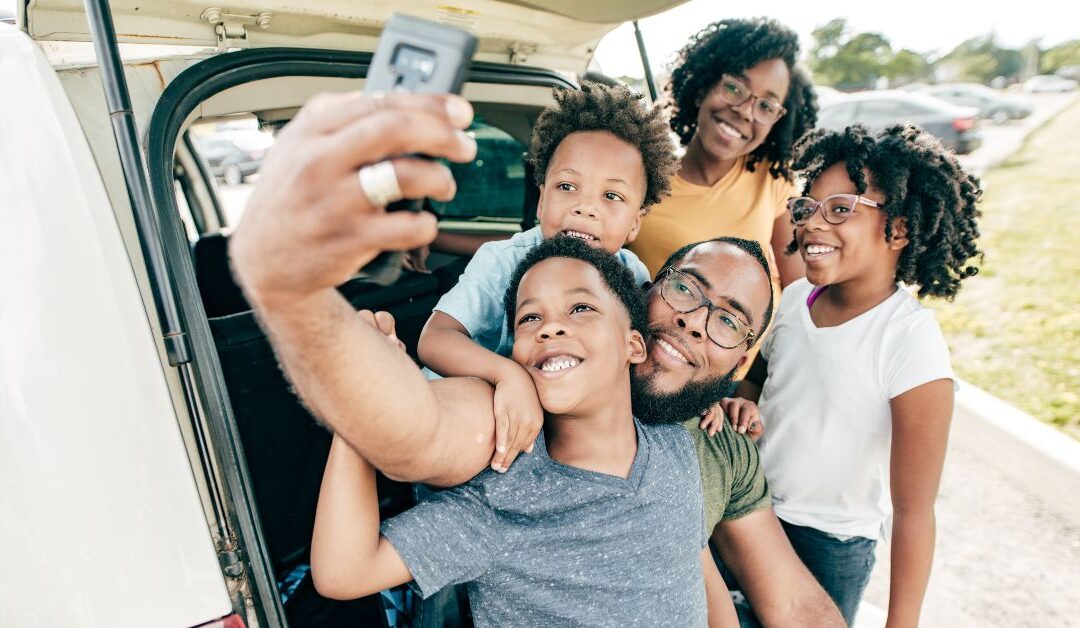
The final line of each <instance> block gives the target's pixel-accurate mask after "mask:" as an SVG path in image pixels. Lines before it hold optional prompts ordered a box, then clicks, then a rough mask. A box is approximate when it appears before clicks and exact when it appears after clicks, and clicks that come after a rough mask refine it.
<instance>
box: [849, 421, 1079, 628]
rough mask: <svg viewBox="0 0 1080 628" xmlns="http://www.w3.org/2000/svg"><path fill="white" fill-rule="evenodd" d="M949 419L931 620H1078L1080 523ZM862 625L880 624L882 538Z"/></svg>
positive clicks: (885, 584) (975, 625)
mask: <svg viewBox="0 0 1080 628" xmlns="http://www.w3.org/2000/svg"><path fill="white" fill-rule="evenodd" d="M978 427H979V426H978V425H977V424H973V423H966V424H965V423H963V422H958V423H957V424H956V425H954V428H953V434H952V438H951V440H950V450H949V454H948V458H947V459H946V463H945V474H944V476H943V478H942V486H941V494H940V497H939V498H938V504H937V516H938V542H937V554H936V556H935V560H934V570H933V573H932V575H931V578H930V586H929V590H928V591H927V595H926V602H925V605H924V606H923V616H922V618H923V623H922V625H923V626H926V627H927V628H936V627H940V628H985V627H988V626H1010V627H1020V626H1032V627H1036V626H1038V627H1042V626H1054V627H1058V626H1080V528H1077V527H1075V526H1073V525H1070V524H1069V523H1068V522H1067V521H1066V520H1065V519H1064V518H1063V517H1062V516H1060V515H1058V514H1057V513H1056V512H1054V509H1053V506H1052V504H1046V503H1044V502H1042V501H1040V500H1039V499H1037V498H1035V497H1033V496H1032V495H1030V493H1029V492H1028V491H1027V490H1026V489H1025V486H1024V478H1023V475H1022V474H1020V473H1017V472H1016V469H1014V468H1013V466H1012V465H1011V464H1010V461H1009V460H987V459H986V458H985V457H984V456H983V455H981V452H979V451H975V450H973V448H971V447H965V441H964V437H963V436H964V432H965V430H972V429H978ZM877 558H878V563H877V566H876V568H875V569H874V574H873V576H872V577H871V579H870V586H869V587H868V589H867V592H866V597H865V602H867V603H869V604H870V605H872V607H871V608H869V609H866V612H865V617H860V621H859V622H858V624H857V626H858V628H874V627H876V626H882V625H884V621H883V619H884V613H883V612H881V610H880V609H884V608H887V606H888V599H889V548H888V545H887V544H886V543H880V544H879V546H878V553H877Z"/></svg>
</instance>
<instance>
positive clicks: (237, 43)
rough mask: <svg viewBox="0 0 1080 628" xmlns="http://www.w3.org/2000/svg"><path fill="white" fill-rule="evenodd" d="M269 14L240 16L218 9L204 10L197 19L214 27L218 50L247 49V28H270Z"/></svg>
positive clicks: (239, 14)
mask: <svg viewBox="0 0 1080 628" xmlns="http://www.w3.org/2000/svg"><path fill="white" fill-rule="evenodd" d="M270 17H271V14H270V13H257V14H255V15H251V14H241V13H225V12H224V11H222V10H221V9H220V8H219V7H210V8H209V9H206V10H204V11H203V12H202V13H201V14H200V15H199V19H200V20H202V21H204V22H207V23H209V24H210V25H211V26H213V27H214V34H215V35H216V36H217V48H218V50H221V51H225V50H228V49H229V48H247V46H248V30H247V29H248V26H256V27H258V28H263V29H266V28H270Z"/></svg>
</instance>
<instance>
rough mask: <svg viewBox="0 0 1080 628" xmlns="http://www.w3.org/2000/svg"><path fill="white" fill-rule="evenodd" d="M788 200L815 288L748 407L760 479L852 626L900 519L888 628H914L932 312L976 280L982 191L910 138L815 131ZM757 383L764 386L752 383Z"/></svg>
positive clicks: (949, 395) (805, 286) (945, 403)
mask: <svg viewBox="0 0 1080 628" xmlns="http://www.w3.org/2000/svg"><path fill="white" fill-rule="evenodd" d="M795 163H796V165H797V167H798V169H799V170H801V171H803V175H804V177H805V181H806V187H805V188H804V193H805V194H806V196H804V197H802V198H796V199H792V200H791V201H789V204H788V208H789V210H790V212H791V216H792V220H793V221H794V223H795V239H794V242H792V244H791V246H790V247H789V252H795V251H798V252H799V254H800V255H801V256H802V259H803V260H804V261H805V263H806V279H805V280H799V281H797V282H795V283H792V284H791V285H790V286H788V288H787V289H786V290H785V291H784V294H783V298H782V300H781V303H780V309H779V312H778V314H777V318H776V323H775V325H774V328H773V330H772V332H771V333H770V334H769V336H767V337H766V338H765V340H764V342H763V346H762V351H761V355H760V357H759V359H758V361H757V363H756V364H755V369H754V370H752V371H751V374H750V375H749V376H748V378H747V379H748V381H747V382H745V383H744V384H743V385H742V386H741V387H740V396H745V397H747V398H750V399H757V398H758V395H760V401H759V404H760V413H761V416H762V417H763V419H764V421H766V422H767V425H766V429H765V435H764V437H763V438H762V439H761V442H760V445H761V455H762V460H763V463H764V468H765V476H766V478H767V479H768V481H769V486H770V488H771V490H772V495H773V503H774V507H775V509H776V514H777V515H778V516H779V517H780V519H781V521H782V523H783V526H784V529H785V531H786V532H787V533H788V538H789V539H790V540H791V542H792V544H793V545H794V547H795V550H796V551H797V552H798V553H799V555H800V557H801V558H802V559H803V561H804V562H805V563H806V564H807V566H808V567H809V568H810V571H812V572H813V573H814V575H815V576H816V577H817V578H818V580H819V581H820V582H821V583H822V586H824V587H825V589H826V590H827V591H828V592H829V594H830V595H831V596H832V597H833V599H834V600H835V601H836V602H837V605H838V606H840V610H841V612H842V613H843V615H844V618H845V619H846V620H847V621H848V623H851V622H852V620H854V616H855V611H856V609H857V608H858V605H859V600H860V598H861V597H862V593H863V589H864V588H865V586H866V583H867V581H868V580H869V578H870V571H871V569H872V567H873V563H874V546H875V544H876V540H877V538H878V537H879V536H881V534H882V533H883V532H885V530H884V526H885V523H886V522H887V521H888V520H889V517H890V515H891V516H892V530H891V532H892V536H891V539H892V556H891V582H892V585H891V589H890V599H889V625H890V626H915V625H916V624H917V623H918V618H919V611H920V608H921V606H922V600H923V594H924V592H925V590H926V583H927V580H928V578H929V576H930V564H931V562H932V559H933V554H934V528H935V525H934V500H935V498H936V497H937V490H938V483H939V480H940V478H941V469H942V466H943V464H944V459H945V446H946V441H947V439H948V434H949V420H950V417H951V416H952V410H953V387H954V380H955V375H953V371H952V367H951V365H950V361H949V351H948V347H947V346H946V344H945V339H944V338H943V337H942V334H941V330H940V329H939V327H938V324H937V321H936V320H935V318H934V314H933V312H932V311H930V310H928V309H926V308H924V307H922V305H920V304H919V302H918V301H917V300H916V299H915V298H914V297H913V296H911V295H910V294H909V293H908V292H907V291H906V290H905V289H903V288H902V287H901V286H900V284H906V285H908V286H912V287H916V286H917V287H918V295H919V297H924V296H935V297H944V298H946V299H951V298H952V297H953V296H954V295H955V294H956V293H957V291H958V289H959V288H960V281H961V280H962V279H964V278H966V277H970V276H972V275H974V274H975V272H976V269H975V268H973V267H972V266H970V265H969V262H970V261H971V260H972V259H973V258H974V257H975V256H976V255H978V254H979V252H978V251H977V250H976V247H975V239H976V237H977V236H978V229H977V226H976V222H975V220H976V217H977V216H978V212H977V211H976V209H975V203H976V202H977V201H978V199H979V195H980V193H981V191H980V189H979V182H978V180H977V179H976V178H974V177H972V176H969V175H967V174H965V173H964V171H963V170H962V169H961V167H960V165H959V164H958V163H957V161H956V158H955V157H954V156H953V155H952V154H951V153H949V152H947V151H946V150H945V149H944V148H943V147H942V146H941V144H940V142H939V141H938V140H937V139H935V138H934V137H932V136H930V135H929V134H927V133H925V132H923V131H922V130H921V129H919V128H917V127H914V126H896V127H892V128H889V129H887V130H885V131H883V132H881V133H880V134H876V135H871V134H870V133H869V132H868V131H867V130H866V129H865V128H862V127H859V126H855V127H849V128H848V129H846V130H845V131H842V132H820V131H819V132H816V133H814V134H812V135H811V136H809V137H808V138H807V139H806V140H804V142H803V143H802V146H801V147H800V152H799V154H798V155H797V159H796V162H795ZM755 374H756V375H757V381H758V382H763V386H762V388H757V387H756V386H754V385H753V384H751V383H750V382H751V381H753V380H754V379H755Z"/></svg>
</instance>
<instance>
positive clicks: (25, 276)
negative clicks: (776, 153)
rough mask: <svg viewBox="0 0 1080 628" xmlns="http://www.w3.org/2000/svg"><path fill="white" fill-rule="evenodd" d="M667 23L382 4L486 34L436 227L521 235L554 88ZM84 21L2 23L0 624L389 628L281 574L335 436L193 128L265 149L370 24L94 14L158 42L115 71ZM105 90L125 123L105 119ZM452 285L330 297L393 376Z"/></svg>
mask: <svg viewBox="0 0 1080 628" xmlns="http://www.w3.org/2000/svg"><path fill="white" fill-rule="evenodd" d="M680 3H681V2H680V1H679V0H638V1H636V2H633V3H626V2H620V1H616V0H597V1H594V2H579V3H568V2H559V3H553V5H552V6H553V7H554V8H550V9H549V8H545V5H544V4H543V3H537V2H517V1H506V2H498V1H496V0H459V1H458V2H455V3H453V6H441V5H438V3H430V2H424V1H422V0H398V1H397V2H395V3H393V5H394V9H395V10H397V11H401V12H404V13H408V14H411V15H415V16H418V17H421V18H427V19H430V20H436V21H437V20H444V21H447V20H448V21H452V22H454V23H459V24H464V25H466V26H468V27H469V28H471V30H473V31H474V32H475V33H478V34H479V37H480V42H479V46H478V51H479V52H478V53H477V55H476V61H475V62H474V64H473V66H472V69H471V71H470V72H469V74H468V75H467V77H466V84H465V94H466V95H467V96H468V97H469V98H470V100H471V101H472V102H473V103H474V108H475V110H476V114H477V128H476V129H474V130H475V132H476V133H477V137H478V139H481V140H483V141H484V142H486V143H487V144H488V146H487V147H486V148H481V150H480V155H482V159H483V161H484V163H483V164H480V163H479V162H474V163H473V164H471V168H470V166H462V167H460V168H457V169H455V171H454V172H455V174H456V176H457V177H458V178H459V179H458V181H459V187H460V188H461V189H465V188H466V187H468V186H470V185H475V186H482V185H488V186H489V188H490V189H491V190H496V193H488V194H484V193H483V190H480V189H476V190H474V193H472V194H471V195H470V201H469V203H468V204H465V203H461V204H458V205H456V206H454V207H453V208H452V211H451V210H450V209H447V210H446V213H447V215H449V216H452V217H454V218H455V219H459V220H460V221H462V222H468V223H469V224H470V226H471V228H473V229H475V224H477V223H478V224H479V225H480V226H482V227H485V228H489V229H491V230H506V229H511V230H517V229H521V228H528V227H531V226H532V225H533V224H534V221H535V208H536V194H537V190H536V187H535V186H534V185H529V184H527V183H526V182H528V181H529V180H531V174H530V173H529V172H528V168H527V166H526V164H525V163H524V162H523V161H522V159H521V153H522V150H523V147H524V146H525V144H527V142H528V139H529V134H530V131H531V128H532V125H533V123H534V122H535V120H536V116H537V115H538V113H539V112H540V110H541V109H542V108H543V107H545V106H547V105H549V104H551V103H552V102H553V101H552V97H551V88H552V87H555V86H564V87H573V86H574V85H575V82H574V77H575V76H577V75H580V74H583V73H584V72H585V70H586V67H587V65H588V62H589V59H590V57H591V54H592V52H591V51H592V50H594V49H595V46H596V44H597V42H598V41H599V40H600V39H601V37H603V36H604V35H605V34H606V33H608V32H609V31H611V30H613V29H615V28H617V27H618V26H620V25H621V24H622V23H625V22H626V21H629V20H633V19H637V18H639V17H644V16H647V15H651V14H654V13H657V12H660V11H662V10H664V9H666V8H668V7H670V6H675V5H678V4H680ZM101 4H105V3H101ZM83 6H84V5H83V3H81V2H71V0H36V1H35V2H29V3H27V2H18V3H17V9H16V10H17V17H16V20H15V22H16V24H15V25H14V26H13V25H9V24H5V23H0V59H3V60H4V61H5V62H4V63H0V85H3V88H4V90H5V94H17V95H18V97H17V98H9V97H5V98H0V120H3V121H5V122H6V123H0V128H2V129H3V133H0V135H3V140H2V141H0V190H3V191H4V194H3V202H0V225H3V228H0V251H4V253H5V254H6V257H5V259H8V260H14V261H17V262H18V264H19V269H18V272H8V273H5V274H4V276H5V285H4V290H5V299H4V302H3V306H2V307H0V372H2V373H3V377H0V457H2V458H3V460H4V462H3V464H0V485H2V486H3V487H4V490H3V507H2V508H0V542H2V543H3V546H4V548H5V553H4V564H3V569H4V572H5V573H6V574H8V577H7V578H5V579H4V585H3V586H2V587H0V626H27V625H32V626H44V627H52V626H56V627H65V628H66V627H68V626H91V625H109V626H140V627H156V626H163V627H164V626H169V627H184V626H205V627H216V628H242V627H243V626H285V625H292V626H305V625H312V624H314V623H315V620H314V619H313V615H314V614H319V615H321V620H320V621H321V623H319V624H318V625H324V626H325V625H351V626H386V625H387V622H388V614H387V608H388V607H387V606H386V604H387V602H386V601H385V600H384V598H382V597H380V596H378V595H376V596H370V597H366V598H363V599H360V600H355V601H351V602H330V601H329V600H325V599H323V598H321V597H319V596H318V595H317V593H316V592H315V590H314V588H313V586H312V583H311V580H310V575H309V574H308V573H307V572H305V571H304V569H303V567H304V563H305V562H306V561H307V557H308V552H309V544H310V540H311V533H312V526H313V519H314V512H315V504H316V498H317V495H318V489H319V481H320V477H321V475H322V470H323V466H324V464H325V460H326V455H327V451H328V448H329V444H330V435H329V434H328V433H327V431H326V430H325V429H323V428H322V427H321V426H319V425H318V424H317V423H316V422H315V421H314V420H313V418H312V417H311V416H310V414H308V412H307V411H306V410H305V408H304V407H303V406H302V405H301V404H300V403H299V401H298V400H297V398H296V397H295V396H294V394H293V392H292V391H291V389H290V386H289V385H288V384H287V383H286V381H285V380H284V379H283V377H282V374H281V372H280V370H279V368H278V367H277V364H276V360H275V358H274V355H273V352H272V351H271V349H270V346H269V343H268V341H267V339H266V337H265V335H264V333H263V332H262V330H261V329H260V327H259V325H258V324H257V322H256V320H255V317H254V314H253V313H252V312H251V308H250V306H249V305H248V304H247V303H246V301H245V300H244V297H243V294H242V293H241V292H240V291H239V289H238V288H237V286H236V284H235V283H234V281H233V278H232V273H231V271H230V269H229V264H228V256H227V254H226V252H227V243H228V238H229V232H228V230H227V229H225V228H224V227H226V226H227V225H226V221H225V218H224V212H223V211H222V208H221V206H222V202H223V200H222V199H223V197H222V196H221V195H219V190H218V189H217V188H218V186H216V185H214V182H213V176H214V174H213V171H212V168H211V167H208V165H207V161H208V160H207V159H200V157H199V151H200V145H199V142H198V140H197V139H196V138H195V133H194V132H193V131H192V129H193V128H195V126H196V125H199V126H200V128H201V127H203V126H205V127H210V126H212V125H216V124H219V123H221V122H226V121H229V120H235V119H236V118H237V117H238V116H254V118H255V119H257V120H258V122H259V128H276V127H279V126H282V125H284V124H286V123H287V122H288V121H289V120H290V119H291V118H292V117H293V116H294V115H295V114H296V112H297V111H298V109H299V107H300V106H301V105H302V104H303V103H304V102H306V101H307V100H308V99H309V98H310V97H311V96H313V95H314V94H316V93H319V92H326V91H333V92H347V91H355V90H358V89H362V88H363V84H364V79H363V77H364V76H365V74H366V72H367V68H368V65H369V63H370V60H371V51H372V49H373V47H374V45H375V42H376V39H377V36H378V34H379V31H380V29H381V27H382V24H384V23H385V20H386V19H387V18H388V17H389V11H390V10H389V8H387V7H388V5H387V3H349V2H341V1H340V0H311V1H309V2H303V3H282V2H276V1H271V0H246V1H245V2H242V3H234V4H232V5H228V6H229V10H228V11H222V10H216V9H207V8H206V7H207V6H209V5H207V4H205V3H204V4H198V3H192V2H191V1H190V0H178V2H168V3H166V2H116V1H114V2H112V3H111V6H112V12H113V16H114V20H115V32H116V33H119V35H117V38H118V39H119V40H120V41H121V42H125V43H131V44H155V46H149V47H147V46H131V47H126V48H125V49H124V50H123V51H122V56H121V58H120V60H119V62H120V63H122V64H123V67H122V68H117V67H112V66H111V65H110V66H108V67H109V68H111V69H113V70H117V72H116V73H110V72H107V71H104V70H105V68H102V67H99V63H98V60H97V58H96V55H94V54H93V50H92V49H91V48H89V47H88V46H87V45H86V44H85V42H87V41H89V40H90V39H91V37H90V34H89V30H88V20H87V16H86V15H85V14H84V8H83ZM39 41H41V42H46V41H48V42H60V43H49V44H48V45H43V46H42V45H38V43H37V42H39ZM71 42H74V43H71ZM80 42H81V43H80ZM69 43H70V44H71V45H70V46H68V44H69ZM61 46H63V47H64V50H59V47H61ZM115 76H121V77H125V80H126V82H127V83H128V85H129V86H130V89H129V93H130V102H129V103H124V105H125V106H124V107H121V108H119V109H115V110H114V109H110V107H109V106H108V105H107V101H106V99H105V98H102V85H103V83H104V84H105V87H106V88H107V89H108V90H110V93H111V94H115V93H116V92H115V91H113V88H115V87H116V86H117V85H118V83H117V80H116V79H115V78H114V77H115ZM129 122H130V123H131V124H127V123H129ZM114 129H115V130H116V133H117V134H119V136H120V137H121V138H122V139H126V141H124V142H122V143H121V147H120V148H119V149H118V144H117V136H116V135H114ZM493 129H497V130H498V132H495V131H494V130H493ZM230 150H231V149H230ZM140 160H141V161H140ZM485 182H486V183H485ZM144 184H145V186H146V187H144ZM147 187H148V192H147V189H146V188H147ZM144 192H146V193H144ZM514 193H516V194H517V195H518V197H517V198H516V199H513V200H514V202H513V203H508V202H507V198H508V197H510V196H511V195H513V194H514ZM496 204H497V205H496ZM444 209H445V208H444ZM436 210H437V211H438V210H439V208H436ZM487 217H494V218H497V219H495V220H491V219H488V218H487ZM467 261H468V259H467V258H466V257H461V256H451V255H441V256H436V255H435V254H432V256H431V257H430V258H429V260H428V267H429V268H430V269H431V270H432V272H431V273H415V272H411V271H405V272H404V273H403V274H402V276H401V278H400V279H399V280H398V281H397V282H396V283H394V284H392V285H390V286H386V287H380V286H376V285H373V284H371V283H369V282H366V281H365V280H363V279H362V278H354V279H353V280H351V281H349V282H346V283H345V284H343V285H342V286H341V287H340V288H339V289H340V291H341V292H342V294H343V295H344V296H345V297H346V298H347V299H348V300H349V301H350V302H351V303H352V304H353V306H354V307H357V308H361V307H368V308H372V309H376V308H377V309H386V310H389V311H390V312H392V313H393V314H394V315H395V317H396V318H397V321H398V333H399V336H400V337H401V338H402V340H403V341H404V342H405V343H406V345H407V347H408V348H409V350H410V351H413V352H414V355H415V343H416V340H417V338H418V335H419V332H420V329H421V327H422V326H423V324H424V322H425V321H426V319H427V317H428V316H429V314H430V312H431V309H432V307H433V306H434V304H435V303H436V302H437V300H438V299H439V297H440V296H441V295H442V294H443V293H444V292H445V291H447V290H449V289H450V288H451V287H452V286H453V285H454V283H455V282H456V280H457V277H458V275H459V274H460V272H461V270H462V269H463V268H464V266H465V264H466V263H467ZM380 482H381V483H383V486H381V488H380V499H381V504H380V505H381V506H384V507H385V510H384V514H385V515H387V516H388V515H391V514H393V513H395V512H397V511H400V510H401V509H403V508H406V507H408V506H409V505H410V504H411V500H412V495H413V488H414V487H412V486H409V485H401V484H396V483H392V482H390V481H389V480H386V479H385V478H381V479H380ZM414 610H415V613H416V615H415V616H414V619H413V621H414V625H417V626H441V625H462V624H463V623H465V622H467V621H468V616H467V608H465V607H463V606H459V605H458V604H457V600H456V598H454V597H453V592H452V591H449V592H448V594H447V595H437V596H434V597H432V598H429V599H428V600H425V601H423V602H420V601H418V602H417V604H416V608H415V609H414Z"/></svg>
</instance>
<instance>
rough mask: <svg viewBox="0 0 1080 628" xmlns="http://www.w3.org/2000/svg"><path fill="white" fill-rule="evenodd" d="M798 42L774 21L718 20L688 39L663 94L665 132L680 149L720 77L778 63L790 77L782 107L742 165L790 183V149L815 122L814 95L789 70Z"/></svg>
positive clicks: (797, 72)
mask: <svg viewBox="0 0 1080 628" xmlns="http://www.w3.org/2000/svg"><path fill="white" fill-rule="evenodd" d="M798 56H799V37H798V35H796V34H795V32H794V31H792V30H791V29H789V28H787V27H786V26H783V25H782V24H780V23H779V22H777V21H775V20H769V19H764V18H756V19H750V20H744V19H729V20H720V21H719V22H715V23H713V24H710V25H708V26H706V27H705V28H704V29H702V30H701V31H700V32H699V33H698V34H696V35H694V36H693V37H691V38H690V42H689V43H688V44H686V47H685V48H683V49H682V50H681V51H679V56H678V59H677V60H676V62H675V68H674V69H673V70H672V72H671V81H669V82H668V84H667V90H668V91H669V92H670V93H671V100H670V102H669V104H668V106H669V107H670V109H671V128H672V130H674V131H675V133H677V134H678V135H679V139H680V140H681V141H682V143H683V145H684V146H685V145H686V144H689V143H690V138H692V137H693V136H694V133H695V132H696V131H697V117H698V109H699V104H698V103H700V102H701V101H702V100H704V98H705V95H706V94H707V93H708V92H709V90H711V89H712V88H713V86H714V85H716V83H717V82H718V81H719V80H720V76H721V75H722V74H734V75H739V74H742V73H743V72H745V71H746V70H748V69H750V68H752V67H754V66H755V65H757V64H758V63H761V62H762V61H768V60H770V59H783V61H784V64H785V65H787V68H788V71H789V72H790V73H791V86H790V87H789V88H788V94H787V98H786V99H784V108H785V109H787V114H786V115H784V117H783V118H780V120H779V121H778V122H777V123H776V124H774V125H773V128H772V130H770V131H769V135H768V136H767V137H766V138H765V141H764V142H763V143H762V144H761V146H758V147H757V148H755V149H754V151H753V152H751V153H750V157H749V159H747V162H746V166H747V168H749V169H750V171H751V172H753V171H754V165H755V164H757V163H758V162H760V161H767V162H768V164H769V173H770V174H772V176H773V177H774V178H777V179H778V178H780V177H783V178H785V179H788V180H791V168H790V164H791V157H792V148H793V146H794V145H795V142H797V141H798V140H799V138H801V137H802V136H803V135H804V134H805V133H806V132H807V131H809V130H810V129H812V128H814V124H816V123H817V112H818V106H817V96H816V95H815V93H814V86H813V83H811V82H810V78H809V77H808V76H807V75H806V73H805V72H804V71H803V70H802V69H800V68H797V67H796V66H795V60H796V58H797V57H798Z"/></svg>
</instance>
